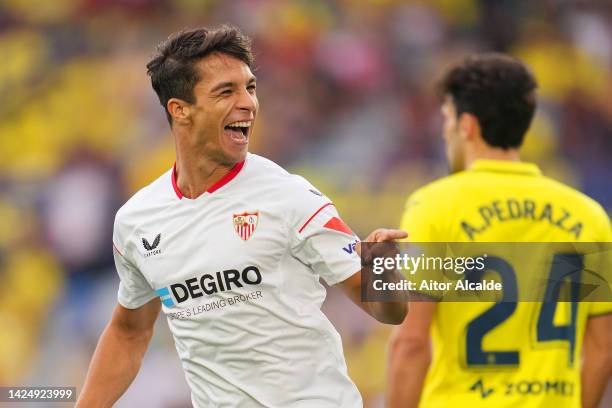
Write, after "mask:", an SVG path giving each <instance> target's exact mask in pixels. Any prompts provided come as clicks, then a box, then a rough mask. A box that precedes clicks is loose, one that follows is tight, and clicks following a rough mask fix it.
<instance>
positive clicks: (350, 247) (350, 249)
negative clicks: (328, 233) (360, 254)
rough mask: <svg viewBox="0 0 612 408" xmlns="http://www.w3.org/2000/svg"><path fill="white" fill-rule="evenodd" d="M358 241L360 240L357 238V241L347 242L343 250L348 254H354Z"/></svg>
mask: <svg viewBox="0 0 612 408" xmlns="http://www.w3.org/2000/svg"><path fill="white" fill-rule="evenodd" d="M357 242H359V240H357V239H356V240H355V241H353V242H351V243H349V244H347V245H346V246H345V247H342V250H343V251H344V252H346V253H347V254H349V255H352V254H353V252H355V247H356V246H357Z"/></svg>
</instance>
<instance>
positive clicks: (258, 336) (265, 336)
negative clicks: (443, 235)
mask: <svg viewBox="0 0 612 408" xmlns="http://www.w3.org/2000/svg"><path fill="white" fill-rule="evenodd" d="M158 51H159V53H158V55H156V56H155V57H154V58H153V59H152V60H151V61H150V62H149V64H148V65H147V68H148V73H149V75H150V77H151V81H152V85H153V88H154V90H155V92H156V93H157V95H158V97H159V99H160V102H161V104H162V106H163V107H164V109H165V112H166V115H167V118H168V121H169V122H170V127H171V129H172V134H173V136H174V140H175V145H176V164H175V166H174V168H172V169H171V170H169V171H168V172H166V173H165V174H163V175H162V176H161V177H159V178H158V179H157V180H156V181H154V182H153V183H152V184H150V185H149V186H147V187H145V188H144V189H142V190H140V191H139V192H138V193H136V194H135V195H134V196H133V197H132V198H131V199H130V200H129V201H128V202H127V203H126V204H125V205H124V206H123V207H122V208H121V209H120V210H119V211H118V213H117V216H116V219H115V226H114V236H113V244H114V254H115V261H116V266H117V271H118V273H119V277H120V285H119V292H118V303H119V304H118V305H117V306H116V308H115V310H114V314H113V316H112V319H111V321H110V323H109V324H108V326H107V327H106V329H105V330H104V333H103V334H102V336H101V338H100V341H99V344H98V346H97V348H96V351H95V353H94V356H93V359H92V362H91V366H90V368H89V372H88V375H87V379H86V382H85V386H84V388H83V392H82V394H81V396H80V399H79V402H78V404H77V406H79V407H109V406H111V405H112V404H113V403H114V402H115V401H116V400H117V399H118V398H119V397H120V396H121V395H122V394H123V392H124V391H125V390H126V389H127V388H128V386H129V384H130V383H131V382H132V380H133V379H134V377H135V376H136V374H137V372H138V370H139V368H140V364H141V361H142V358H143V355H144V353H145V350H146V349H147V346H148V344H149V340H150V339H151V336H152V333H153V325H154V322H155V320H156V317H157V315H158V314H159V311H160V309H161V310H163V312H164V314H166V316H167V318H168V324H169V326H170V330H171V331H172V334H173V336H174V339H175V342H176V349H177V351H178V354H179V357H180V359H181V361H182V365H183V368H184V371H185V375H186V379H187V383H188V385H189V387H190V388H191V393H192V402H193V405H194V406H196V407H206V408H209V407H283V408H288V407H317V408H324V407H330V408H332V407H333V408H337V407H358V406H361V405H362V402H361V397H360V395H359V393H358V391H357V388H356V387H355V385H354V384H353V382H352V381H351V380H350V378H349V377H348V375H347V370H346V364H345V361H344V356H343V352H342V346H341V342H340V338H339V335H338V333H337V332H336V331H335V330H334V328H333V326H332V325H331V323H330V322H329V321H328V320H327V318H326V317H325V316H324V315H323V313H322V312H321V310H320V306H321V304H322V302H323V300H324V298H325V288H324V286H322V284H321V283H320V282H319V278H323V279H324V280H325V282H327V284H329V285H338V286H339V287H340V288H342V289H343V290H344V291H345V292H346V293H347V295H348V296H349V297H350V298H351V299H352V300H353V301H354V302H355V303H357V304H358V305H359V306H361V307H362V308H363V309H364V310H365V311H366V312H367V313H369V314H371V315H372V316H374V317H375V318H376V319H378V320H379V321H381V322H384V323H390V324H399V323H401V322H402V320H403V319H404V317H405V314H406V304H405V303H404V302H400V301H398V302H388V303H376V302H371V303H362V302H361V298H360V289H361V287H360V281H361V272H360V271H361V261H360V258H359V255H358V251H359V244H358V241H357V238H356V236H355V235H354V234H353V232H352V231H351V230H350V228H349V227H348V226H347V225H346V224H345V223H344V222H343V221H342V220H341V219H340V217H339V215H338V213H337V211H336V210H335V208H334V206H333V204H332V203H331V202H330V200H329V199H328V198H327V197H325V196H324V195H323V194H321V193H320V192H319V191H317V190H316V189H315V188H314V187H313V186H312V185H311V184H309V183H308V182H307V181H306V180H304V179H303V178H301V177H299V176H295V175H292V174H290V173H288V172H286V171H285V170H283V169H282V168H280V167H279V166H278V165H276V164H275V163H273V162H271V161H269V160H267V159H265V158H263V157H260V156H257V155H254V154H250V153H248V152H247V148H248V144H249V139H250V137H251V134H252V130H253V125H254V121H255V118H256V115H257V110H258V101H257V96H256V78H255V76H254V75H253V73H252V72H251V67H252V64H253V57H252V54H251V49H250V42H249V40H248V38H247V37H245V36H244V35H242V34H241V33H240V32H239V31H238V30H237V29H235V28H233V27H227V26H224V27H221V28H218V29H214V30H207V29H196V30H191V31H184V32H180V33H178V34H176V35H173V36H171V37H170V38H169V39H168V40H167V41H166V42H164V43H163V44H161V45H160V47H159V48H158ZM405 236H406V235H405V233H403V232H401V231H397V230H384V229H380V230H376V231H374V232H373V233H372V234H370V236H369V237H368V239H367V240H368V241H374V242H384V241H392V240H394V239H398V238H403V237H405ZM345 247H348V248H353V249H354V248H355V247H357V248H356V250H351V251H343V250H342V249H343V248H345Z"/></svg>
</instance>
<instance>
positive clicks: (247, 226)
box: [233, 211, 259, 241]
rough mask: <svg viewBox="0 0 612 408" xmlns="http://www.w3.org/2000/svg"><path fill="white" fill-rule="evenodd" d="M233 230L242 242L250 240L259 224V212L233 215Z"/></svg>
mask: <svg viewBox="0 0 612 408" xmlns="http://www.w3.org/2000/svg"><path fill="white" fill-rule="evenodd" d="M233 222H234V230H235V231H236V233H237V234H238V236H239V237H240V238H242V239H243V240H244V241H246V240H247V239H249V238H251V235H253V232H255V228H257V224H259V211H255V212H246V211H245V212H243V213H242V214H234V217H233Z"/></svg>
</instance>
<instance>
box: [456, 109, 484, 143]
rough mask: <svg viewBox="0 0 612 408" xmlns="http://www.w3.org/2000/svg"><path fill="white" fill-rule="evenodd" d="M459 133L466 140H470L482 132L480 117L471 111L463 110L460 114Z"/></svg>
mask: <svg viewBox="0 0 612 408" xmlns="http://www.w3.org/2000/svg"><path fill="white" fill-rule="evenodd" d="M458 125H459V135H460V136H461V137H462V138H463V139H464V140H470V139H472V138H473V137H474V136H476V135H477V134H479V133H480V125H479V123H478V119H477V118H476V116H474V115H473V114H471V113H468V112H463V113H462V114H461V115H459V123H458Z"/></svg>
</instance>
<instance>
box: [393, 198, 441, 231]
mask: <svg viewBox="0 0 612 408" xmlns="http://www.w3.org/2000/svg"><path fill="white" fill-rule="evenodd" d="M431 219H432V217H431V209H429V210H428V206H427V203H426V202H425V197H423V194H420V193H419V192H417V193H415V194H413V195H411V196H410V197H408V200H407V201H406V207H405V208H404V213H403V214H402V219H401V222H400V228H401V229H402V230H404V231H406V232H407V233H408V240H409V241H410V242H435V241H437V237H436V236H435V235H436V234H435V232H434V225H433V223H432V220H431Z"/></svg>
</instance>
